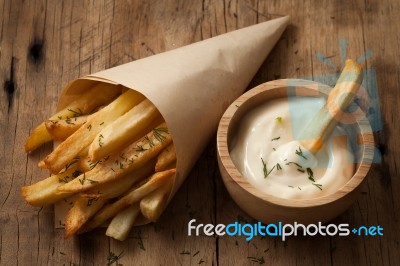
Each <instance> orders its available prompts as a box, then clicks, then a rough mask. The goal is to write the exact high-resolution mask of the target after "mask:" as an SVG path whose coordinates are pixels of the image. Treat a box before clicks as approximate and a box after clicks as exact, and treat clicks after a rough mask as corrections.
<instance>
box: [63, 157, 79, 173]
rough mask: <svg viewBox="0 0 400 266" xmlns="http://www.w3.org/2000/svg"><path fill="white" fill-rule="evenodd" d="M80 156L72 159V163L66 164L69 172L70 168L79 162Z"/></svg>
mask: <svg viewBox="0 0 400 266" xmlns="http://www.w3.org/2000/svg"><path fill="white" fill-rule="evenodd" d="M79 159H80V158H79V156H78V157H75V158H74V159H72V161H71V162H70V163H68V164H66V165H65V170H68V168H69V167H70V166H71V165H73V164H74V163H77V162H78V161H79Z"/></svg>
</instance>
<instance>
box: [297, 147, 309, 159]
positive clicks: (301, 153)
mask: <svg viewBox="0 0 400 266" xmlns="http://www.w3.org/2000/svg"><path fill="white" fill-rule="evenodd" d="M295 153H296V154H297V155H298V156H300V157H303V158H304V159H306V160H307V157H306V156H304V154H303V151H302V150H301V147H300V146H299V150H296V151H295Z"/></svg>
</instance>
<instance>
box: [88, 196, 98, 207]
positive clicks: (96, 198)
mask: <svg viewBox="0 0 400 266" xmlns="http://www.w3.org/2000/svg"><path fill="white" fill-rule="evenodd" d="M98 200H99V198H98V197H90V198H88V201H87V204H86V206H88V207H89V206H92V204H93V203H94V202H96V201H98Z"/></svg>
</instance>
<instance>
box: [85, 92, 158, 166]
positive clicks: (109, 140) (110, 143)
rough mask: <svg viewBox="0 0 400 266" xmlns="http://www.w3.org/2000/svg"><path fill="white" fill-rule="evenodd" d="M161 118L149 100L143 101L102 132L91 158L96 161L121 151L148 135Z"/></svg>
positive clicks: (91, 150)
mask: <svg viewBox="0 0 400 266" xmlns="http://www.w3.org/2000/svg"><path fill="white" fill-rule="evenodd" d="M159 117H161V114H160V113H159V112H158V110H157V108H156V107H155V106H154V105H153V104H152V103H151V102H150V101H149V100H148V99H146V100H144V101H142V102H141V103H139V104H138V105H136V106H135V107H133V108H132V109H131V110H129V111H128V112H126V113H125V114H124V115H122V116H121V117H119V118H118V119H116V120H115V121H114V122H113V123H110V124H109V125H108V126H107V127H105V128H104V129H103V130H101V132H100V133H99V134H98V135H97V136H96V138H95V140H94V141H93V142H92V144H91V145H90V148H89V157H90V158H91V159H92V161H96V160H98V159H100V158H102V157H104V156H107V155H108V154H112V153H113V152H115V151H118V150H121V149H122V148H123V147H124V146H126V145H129V144H131V143H132V142H133V141H136V140H137V139H138V138H140V137H142V136H143V135H144V134H146V133H147V132H148V125H149V124H150V123H151V122H152V121H154V120H156V119H157V118H159ZM100 139H101V141H100ZM97 140H99V141H97Z"/></svg>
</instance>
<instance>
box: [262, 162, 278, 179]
mask: <svg viewBox="0 0 400 266" xmlns="http://www.w3.org/2000/svg"><path fill="white" fill-rule="evenodd" d="M261 162H262V164H263V172H264V178H267V177H268V176H269V174H271V172H272V170H274V168H275V166H276V165H274V167H272V168H271V170H269V172H268V169H267V164H266V163H265V162H264V160H263V158H262V157H261Z"/></svg>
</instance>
